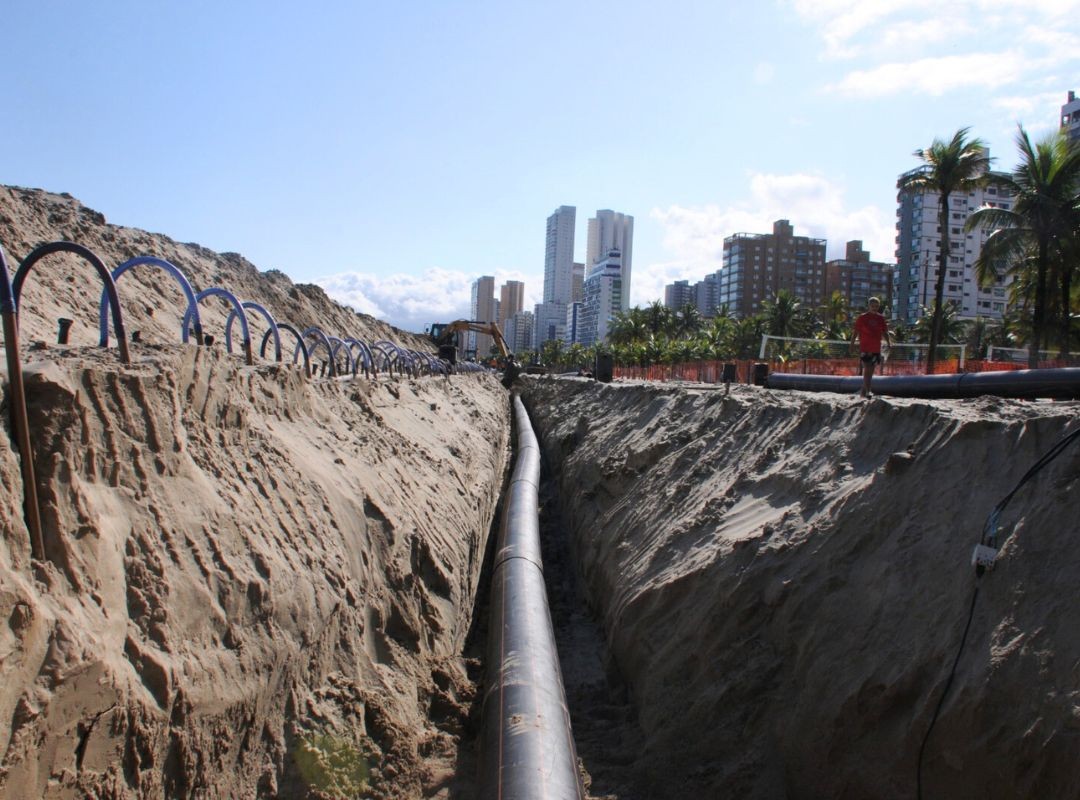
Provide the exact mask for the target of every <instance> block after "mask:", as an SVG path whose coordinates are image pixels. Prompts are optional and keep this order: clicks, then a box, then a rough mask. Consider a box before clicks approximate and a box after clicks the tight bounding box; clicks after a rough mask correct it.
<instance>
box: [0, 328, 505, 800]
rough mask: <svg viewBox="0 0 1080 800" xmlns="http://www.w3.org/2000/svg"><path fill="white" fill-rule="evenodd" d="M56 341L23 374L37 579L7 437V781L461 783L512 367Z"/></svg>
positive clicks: (237, 788) (191, 788)
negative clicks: (269, 360) (329, 373)
mask: <svg viewBox="0 0 1080 800" xmlns="http://www.w3.org/2000/svg"><path fill="white" fill-rule="evenodd" d="M49 354H50V358H48V359H44V360H38V361H34V362H32V363H30V364H29V365H27V367H26V373H27V384H28V393H29V405H30V418H31V425H32V430H33V431H34V432H35V442H36V447H37V449H36V453H35V455H36V459H37V466H38V485H39V494H40V497H41V505H42V513H43V519H44V525H45V540H46V549H47V551H48V555H49V559H50V563H49V564H47V565H44V566H43V567H40V568H37V569H32V568H31V564H30V561H29V547H28V543H27V542H28V537H27V532H26V529H25V526H24V524H23V521H22V514H21V509H20V508H19V504H20V497H21V494H20V493H21V487H20V481H19V480H18V466H17V459H16V457H15V456H14V455H13V454H12V452H11V448H10V443H9V439H8V438H7V437H0V477H2V478H3V485H4V492H3V495H2V498H3V499H2V504H0V514H3V530H4V539H3V544H2V546H0V618H2V619H3V620H5V624H4V626H3V627H2V628H0V654H2V660H0V664H2V666H0V716H2V717H3V718H4V719H5V720H10V721H11V724H10V728H9V727H8V726H4V727H3V728H0V753H2V754H3V761H2V764H0V796H3V797H12V798H15V797H39V796H45V797H83V796H94V797H161V796H163V795H165V796H170V797H188V796H193V797H196V796H197V797H254V796H256V794H257V795H258V796H267V797H269V796H279V795H280V796H286V797H305V796H312V797H316V796H318V797H321V796H327V797H329V796H340V793H344V792H346V790H348V789H349V788H350V787H352V788H353V789H355V788H356V786H357V785H358V782H359V781H360V779H361V777H362V774H363V771H364V768H365V767H370V769H371V772H370V776H369V778H368V782H369V785H370V786H371V787H372V788H370V789H369V794H368V795H365V796H375V797H420V796H434V795H435V794H437V793H438V792H439V790H440V788H442V789H444V790H445V785H446V784H447V783H448V782H449V781H450V779H451V777H452V775H453V773H454V772H455V770H456V764H455V761H456V759H457V756H458V752H457V746H458V740H459V737H460V734H461V733H462V729H463V726H464V724H465V717H466V715H467V714H468V706H469V702H470V700H471V694H472V692H473V687H472V685H471V683H470V680H469V677H468V676H467V675H466V670H465V664H464V663H463V660H462V658H461V656H460V653H461V649H462V643H463V641H464V638H465V635H466V632H467V630H468V627H469V624H470V618H471V614H472V608H473V604H474V601H475V597H476V590H477V581H478V576H479V572H480V567H481V562H482V559H483V552H484V541H485V539H486V536H487V533H488V529H489V526H490V523H491V519H492V516H493V513H494V507H495V503H496V501H497V495H498V492H499V490H500V488H501V482H502V477H503V470H504V465H505V460H506V454H507V432H508V424H509V423H508V412H507V402H506V393H505V390H504V389H503V388H502V387H501V386H500V385H499V384H498V382H497V381H496V380H495V379H494V378H490V377H485V376H471V375H470V376H454V377H453V378H452V379H451V380H450V381H446V380H445V379H441V378H425V379H420V380H416V381H400V382H393V383H391V382H384V383H369V382H367V381H363V380H361V381H356V382H351V381H347V382H336V381H323V382H313V381H309V380H307V379H305V378H304V377H303V375H302V373H301V372H300V371H299V370H298V369H296V368H293V367H279V366H271V365H265V366H256V367H245V366H243V365H242V364H241V363H240V361H239V359H238V358H237V357H229V356H224V355H222V354H221V353H219V352H215V350H213V349H208V348H196V347H194V346H186V347H185V346H178V345H174V346H167V347H165V346H157V347H155V346H149V345H136V346H134V348H133V360H134V364H133V365H132V366H130V367H122V366H120V365H119V364H118V363H117V360H116V358H115V351H112V352H109V351H102V350H99V349H96V348H85V349H72V350H70V351H67V352H65V353H61V352H60V351H57V350H51V351H49ZM335 765H336V766H335ZM328 776H329V777H328ZM320 781H321V785H322V786H323V787H324V788H327V789H336V790H337V791H338V792H339V794H338V795H335V794H334V793H333V792H330V793H329V794H325V795H319V794H317V793H312V792H310V791H309V788H310V786H311V784H312V783H315V784H320Z"/></svg>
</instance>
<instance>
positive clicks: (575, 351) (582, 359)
mask: <svg viewBox="0 0 1080 800" xmlns="http://www.w3.org/2000/svg"><path fill="white" fill-rule="evenodd" d="M587 356H588V349H587V348H586V347H585V345H583V344H581V343H580V342H574V343H573V344H572V345H570V346H569V347H568V348H567V349H566V356H565V358H564V360H565V362H566V363H567V364H568V365H569V366H571V367H584V366H585V365H586V364H587V363H588V361H587V360H586V359H587Z"/></svg>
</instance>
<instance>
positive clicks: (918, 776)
mask: <svg viewBox="0 0 1080 800" xmlns="http://www.w3.org/2000/svg"><path fill="white" fill-rule="evenodd" d="M978 596H979V584H978V579H976V583H975V592H974V593H973V594H972V595H971V609H970V610H969V611H968V618H967V624H966V625H964V635H963V636H961V637H960V647H959V649H957V651H956V658H954V659H953V664H952V669H951V670H950V671H949V678H948V680H946V681H945V688H944V689H942V690H941V697H940V698H938V704H937V708H935V709H934V716H932V717H931V718H930V727H928V728H927V729H926V735H925V736H923V740H922V744H921V745H919V767H918V770H917V772H916V776H915V781H916V785H917V786H918V792H917V794H918V800H922V765H923V753H925V752H926V743H927V742H929V741H930V734H931V733H932V732H933V730H934V725H935V724H937V719H938V714H940V713H941V708H942V706H944V705H945V698H946V697H948V695H949V688H950V687H951V686H952V682H953V678H955V677H956V667H957V666H958V665H959V664H960V656H961V655H963V653H964V645H965V644H966V643H967V637H968V631H970V630H971V620H973V619H974V618H975V600H976V598H978Z"/></svg>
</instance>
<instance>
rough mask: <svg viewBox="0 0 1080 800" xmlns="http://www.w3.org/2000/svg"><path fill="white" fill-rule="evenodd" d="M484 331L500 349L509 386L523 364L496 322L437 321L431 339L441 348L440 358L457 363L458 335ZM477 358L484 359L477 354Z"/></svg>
mask: <svg viewBox="0 0 1080 800" xmlns="http://www.w3.org/2000/svg"><path fill="white" fill-rule="evenodd" d="M468 331H472V332H473V333H482V334H486V335H488V336H490V337H491V338H492V339H493V340H494V341H495V346H496V347H497V348H498V349H499V356H500V358H499V368H500V369H502V370H503V383H504V384H505V385H506V386H509V385H510V384H512V383H513V382H514V379H515V378H516V377H517V376H518V375H519V374H521V366H520V365H519V364H518V363H517V361H516V360H515V359H514V354H513V353H511V352H510V348H509V347H507V346H506V339H505V338H503V334H502V331H501V330H499V326H498V325H497V324H496V323H494V322H483V321H480V320H470V319H456V320H454V321H453V322H436V323H434V324H432V326H431V340H432V341H433V342H434V343H435V346H436V347H438V348H439V358H441V359H444V360H446V361H448V362H450V363H451V364H456V363H457V359H458V348H457V336H458V334H459V333H466V332H468ZM477 360H482V358H481V356H480V354H479V353H478V354H477Z"/></svg>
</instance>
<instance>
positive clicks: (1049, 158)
mask: <svg viewBox="0 0 1080 800" xmlns="http://www.w3.org/2000/svg"><path fill="white" fill-rule="evenodd" d="M1016 146H1017V148H1018V149H1020V153H1021V163H1018V164H1017V165H1016V166H1015V167H1013V172H1012V174H1011V175H1009V176H1008V177H1003V178H1002V179H1001V180H1000V181H999V182H1001V185H1002V186H1003V188H1004V189H1005V190H1007V191H1009V192H1011V193H1012V194H1013V205H1012V208H980V209H978V211H976V212H975V213H974V214H972V215H971V218H970V219H969V221H968V228H969V229H972V228H975V227H983V228H993V229H995V230H994V232H993V233H991V234H990V235H989V238H988V239H987V240H986V244H984V245H983V249H982V252H981V253H980V255H978V259H977V261H976V262H975V268H976V270H977V274H978V279H980V282H981V283H984V284H985V283H988V282H990V281H994V280H996V277H997V275H996V272H997V268H998V267H999V266H1001V265H1003V266H1005V267H1007V268H1008V269H1009V270H1010V271H1011V272H1012V273H1013V274H1014V275H1015V276H1016V282H1017V283H1018V284H1020V286H1014V288H1015V289H1016V291H1017V294H1018V293H1021V291H1023V289H1022V287H1023V286H1025V285H1026V286H1031V285H1032V284H1034V286H1031V288H1032V289H1034V302H1032V306H1031V333H1032V336H1031V342H1030V343H1029V345H1028V366H1032V367H1034V366H1036V365H1037V364H1038V358H1039V351H1040V350H1041V349H1043V348H1049V339H1050V337H1049V330H1047V327H1048V326H1047V315H1048V311H1050V302H1049V298H1048V293H1049V291H1050V283H1051V276H1052V275H1053V274H1054V273H1056V276H1057V281H1056V283H1057V284H1058V287H1059V290H1061V294H1059V297H1058V299H1059V303H1061V307H1059V308H1061V324H1062V331H1061V339H1062V341H1061V348H1062V355H1063V357H1064V356H1067V355H1068V352H1069V338H1070V337H1069V334H1070V311H1071V306H1070V294H1071V282H1072V273H1074V272H1075V271H1076V269H1077V267H1076V259H1075V257H1074V256H1075V254H1076V253H1077V248H1078V244H1077V238H1078V235H1080V198H1078V191H1080V147H1075V146H1074V147H1070V146H1069V141H1068V139H1067V137H1066V136H1065V135H1064V134H1063V133H1062V132H1061V131H1055V132H1054V133H1052V134H1050V135H1049V136H1047V137H1045V138H1043V139H1042V140H1040V141H1039V143H1037V144H1035V145H1034V146H1032V144H1031V140H1030V138H1029V137H1028V135H1027V132H1026V131H1024V128H1023V126H1020V127H1018V132H1017V134H1016ZM1022 296H1024V295H1022ZM1026 297H1027V298H1030V294H1027V295H1026Z"/></svg>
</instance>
